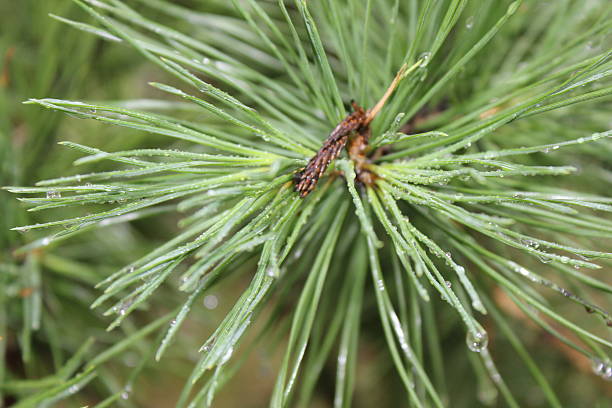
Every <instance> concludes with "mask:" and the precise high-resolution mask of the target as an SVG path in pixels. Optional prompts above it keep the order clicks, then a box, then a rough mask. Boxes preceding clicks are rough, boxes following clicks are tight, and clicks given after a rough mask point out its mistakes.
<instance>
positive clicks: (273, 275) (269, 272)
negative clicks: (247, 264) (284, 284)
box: [266, 266, 279, 278]
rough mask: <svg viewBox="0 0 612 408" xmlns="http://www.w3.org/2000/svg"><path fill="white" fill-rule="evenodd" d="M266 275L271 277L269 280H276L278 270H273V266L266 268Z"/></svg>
mask: <svg viewBox="0 0 612 408" xmlns="http://www.w3.org/2000/svg"><path fill="white" fill-rule="evenodd" d="M266 275H267V276H269V277H271V278H278V275H279V273H278V268H275V267H273V266H268V268H267V269H266Z"/></svg>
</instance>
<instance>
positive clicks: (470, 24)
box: [465, 16, 474, 30]
mask: <svg viewBox="0 0 612 408" xmlns="http://www.w3.org/2000/svg"><path fill="white" fill-rule="evenodd" d="M465 28H467V29H468V30H471V29H472V28H474V16H469V17H468V18H467V20H465Z"/></svg>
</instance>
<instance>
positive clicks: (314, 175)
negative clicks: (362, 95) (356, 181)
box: [294, 102, 367, 197]
mask: <svg viewBox="0 0 612 408" xmlns="http://www.w3.org/2000/svg"><path fill="white" fill-rule="evenodd" d="M352 105H353V109H354V112H353V113H351V114H350V115H348V116H347V117H346V118H344V119H343V120H342V122H340V124H338V126H336V128H335V129H334V130H333V131H332V132H331V133H330V135H329V137H328V138H327V140H325V142H324V143H323V147H321V149H319V151H318V152H317V154H316V155H315V156H314V157H313V158H312V159H310V161H309V162H308V164H307V165H306V167H305V168H303V169H302V170H301V171H300V172H298V173H296V175H295V177H294V182H295V190H296V191H297V192H298V193H300V197H306V196H307V195H308V194H309V193H310V192H311V191H313V190H314V188H315V187H316V185H317V182H318V181H319V179H320V178H321V177H322V176H323V173H325V170H327V167H328V166H329V164H330V163H331V162H332V160H335V159H336V158H337V157H338V156H340V153H341V152H342V149H343V148H344V146H346V143H347V142H348V139H349V136H351V135H352V134H353V133H354V132H359V131H361V130H362V129H361V128H362V127H363V126H364V124H365V122H366V118H367V115H366V111H365V110H364V109H363V108H362V107H361V106H359V105H357V104H356V103H354V102H352Z"/></svg>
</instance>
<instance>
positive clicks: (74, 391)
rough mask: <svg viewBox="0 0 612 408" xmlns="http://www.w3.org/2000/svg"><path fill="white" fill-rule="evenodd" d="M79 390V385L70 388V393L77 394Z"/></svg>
mask: <svg viewBox="0 0 612 408" xmlns="http://www.w3.org/2000/svg"><path fill="white" fill-rule="evenodd" d="M78 390H79V386H78V385H76V384H75V385H71V386H70V388H68V392H69V393H70V394H75V393H76V392H77V391H78Z"/></svg>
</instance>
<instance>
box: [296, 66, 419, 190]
mask: <svg viewBox="0 0 612 408" xmlns="http://www.w3.org/2000/svg"><path fill="white" fill-rule="evenodd" d="M420 64H421V61H420V60H419V61H418V62H417V63H416V64H414V65H413V66H411V67H410V68H409V67H408V66H407V65H405V64H404V65H403V66H402V68H400V70H399V71H398V73H397V75H395V78H394V79H393V81H392V82H391V85H389V87H388V88H387V90H386V91H385V93H384V95H383V96H382V98H380V100H379V101H378V102H377V103H376V105H374V107H373V108H371V109H368V110H367V111H366V110H364V109H363V108H362V107H361V106H359V105H357V104H356V103H355V102H351V105H352V106H353V113H351V114H349V115H348V116H347V117H346V118H344V119H343V120H342V122H340V124H338V126H336V128H335V129H334V130H333V131H332V132H331V133H330V135H329V137H328V138H327V139H326V140H325V142H324V143H323V146H322V147H321V149H319V151H318V152H317V154H315V156H314V157H313V158H312V159H310V161H309V162H308V164H307V165H306V167H305V168H303V169H302V170H301V171H299V172H298V173H296V174H295V177H294V182H295V190H296V191H297V192H298V193H299V194H300V197H302V198H303V197H306V196H307V195H308V194H310V192H311V191H313V190H314V189H315V187H316V185H317V182H318V181H319V179H320V178H321V176H323V173H325V170H327V167H328V166H329V164H330V163H331V162H332V161H333V160H335V159H336V158H337V157H338V156H339V155H340V153H341V152H342V149H343V148H344V146H346V145H347V143H349V145H348V147H347V150H348V153H349V157H350V158H351V160H353V161H354V162H355V170H356V174H357V179H358V180H359V181H360V182H362V183H364V184H371V183H372V182H373V180H374V175H373V174H372V173H371V172H370V171H368V170H367V169H366V167H367V163H368V162H369V161H368V158H367V157H366V151H367V147H368V139H369V137H370V123H371V122H372V121H373V120H374V118H375V117H376V115H378V113H379V112H380V110H381V109H382V108H383V106H384V105H385V103H386V102H387V100H388V99H389V97H390V96H391V94H393V91H395V89H396V88H397V86H398V85H399V83H400V82H401V80H402V79H403V78H405V77H406V75H408V74H409V73H410V72H412V71H413V70H414V69H416V68H417V67H418V66H419V65H420Z"/></svg>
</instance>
